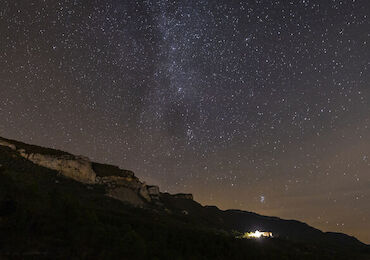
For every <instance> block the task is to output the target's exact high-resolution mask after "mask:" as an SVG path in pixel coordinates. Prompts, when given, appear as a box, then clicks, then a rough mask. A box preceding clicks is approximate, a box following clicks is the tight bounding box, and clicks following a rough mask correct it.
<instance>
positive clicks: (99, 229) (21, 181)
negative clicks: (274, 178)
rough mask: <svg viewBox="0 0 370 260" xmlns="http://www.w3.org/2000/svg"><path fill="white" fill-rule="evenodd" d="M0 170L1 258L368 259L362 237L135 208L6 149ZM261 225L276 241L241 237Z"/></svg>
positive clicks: (251, 217)
mask: <svg viewBox="0 0 370 260" xmlns="http://www.w3.org/2000/svg"><path fill="white" fill-rule="evenodd" d="M28 149H36V150H37V149H41V148H38V147H31V146H30V147H28ZM43 151H45V150H43ZM47 151H49V150H47ZM49 152H50V153H55V155H56V156H57V155H58V151H55V150H50V151H49ZM0 165H1V166H0V259H364V260H365V259H367V260H369V259H370V250H369V246H367V245H365V244H362V243H361V242H359V241H358V240H357V239H355V238H353V237H349V236H347V235H344V234H337V233H324V232H321V231H320V230H317V229H314V228H312V227H310V226H308V225H306V224H304V223H301V222H298V221H287V220H281V219H279V218H273V217H265V216H260V215H257V214H254V213H250V212H243V211H236V210H229V211H221V210H219V209H218V208H216V207H203V206H201V205H200V204H198V203H197V202H195V201H193V200H192V199H188V198H181V197H174V196H172V195H170V194H166V193H161V194H160V198H159V199H158V201H156V202H155V203H154V202H151V203H146V204H145V205H144V206H141V207H134V206H132V205H130V204H129V203H124V202H122V201H120V200H117V199H113V198H110V197H108V196H106V189H107V188H106V187H105V186H104V185H101V184H89V185H87V184H84V183H81V182H78V181H75V180H72V179H70V178H66V177H64V176H63V175H61V174H60V173H59V172H57V171H54V170H51V169H48V168H45V167H41V166H38V165H36V164H34V163H32V162H31V161H29V160H27V159H26V158H23V157H21V156H19V154H18V153H17V152H16V151H15V150H13V149H11V148H9V147H6V146H1V145H0ZM108 169H109V167H108ZM255 227H260V228H262V229H264V230H266V231H272V232H273V233H274V235H275V234H276V237H275V238H272V239H256V240H251V239H238V238H236V237H237V236H238V235H240V234H241V233H242V232H245V231H251V230H254V229H253V228H255Z"/></svg>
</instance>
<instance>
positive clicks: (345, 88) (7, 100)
mask: <svg viewBox="0 0 370 260" xmlns="http://www.w3.org/2000/svg"><path fill="white" fill-rule="evenodd" d="M369 15H370V2H369V1H367V0H362V1H361V0H358V1H349V0H348V1H345V0H343V1H334V0H331V1H329V0H328V1H309V0H300V1H298V0H297V1H270V0H266V1H263V0H262V1H229V0H222V1H221V0H220V1H199V0H197V1H195V0H194V1H161V0H159V1H113V0H104V1H97V0H95V1H83V0H74V1H72V0H69V1H67V0H65V1H61V0H47V1H41V0H39V1H36V0H28V1H21V0H9V1H7V0H2V1H1V2H0V37H1V38H0V120H1V123H0V135H1V136H3V137H7V138H13V139H17V140H21V141H25V142H29V143H34V144H38V145H43V146H50V147H55V148H58V149H62V150H66V151H69V152H72V153H75V154H84V155H87V156H89V157H90V158H92V159H94V160H97V161H100V162H105V163H111V164H116V165H119V166H120V167H122V168H126V169H131V170H133V171H134V172H135V173H136V175H137V176H139V177H140V178H142V179H144V180H146V181H147V182H148V183H154V184H158V185H160V187H161V190H163V191H165V190H167V191H171V192H191V193H193V194H194V197H195V199H196V200H198V201H200V202H201V203H203V204H214V205H217V206H219V207H220V208H222V209H226V208H240V209H245V210H249V211H255V212H258V213H261V214H267V215H276V216H279V217H283V218H290V219H299V220H302V221H305V222H307V223H309V224H311V225H314V226H315V227H318V228H321V229H323V230H331V231H340V232H346V233H349V234H352V235H356V236H357V237H359V238H360V239H362V240H363V241H366V242H370V233H369V232H368V230H370V206H369V205H370V130H369V127H370V85H369V82H370V74H369V63H370V47H369V45H370V41H369V40H370V39H369V38H370V18H369Z"/></svg>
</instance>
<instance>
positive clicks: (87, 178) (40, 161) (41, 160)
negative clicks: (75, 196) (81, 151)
mask: <svg viewBox="0 0 370 260" xmlns="http://www.w3.org/2000/svg"><path fill="white" fill-rule="evenodd" d="M19 154H20V155H21V156H22V157H24V158H26V159H28V160H30V161H31V162H33V163H35V164H37V165H40V166H43V167H46V168H49V169H52V170H56V171H59V172H60V173H61V174H62V175H64V176H66V177H69V178H71V179H74V180H76V181H79V182H82V183H87V184H94V183H96V173H95V172H94V170H93V169H92V167H91V161H90V160H89V159H88V158H87V157H83V156H69V155H63V156H50V155H44V154H34V153H30V154H28V153H27V152H26V151H20V153H19Z"/></svg>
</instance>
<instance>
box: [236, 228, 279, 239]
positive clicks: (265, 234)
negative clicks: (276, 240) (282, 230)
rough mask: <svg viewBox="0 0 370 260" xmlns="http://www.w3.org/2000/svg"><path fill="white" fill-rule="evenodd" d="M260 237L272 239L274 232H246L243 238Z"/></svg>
mask: <svg viewBox="0 0 370 260" xmlns="http://www.w3.org/2000/svg"><path fill="white" fill-rule="evenodd" d="M260 237H266V238H271V237H273V236H272V232H265V231H258V230H257V231H255V232H246V233H244V234H243V235H242V237H241V238H260Z"/></svg>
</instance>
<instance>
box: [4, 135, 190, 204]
mask: <svg viewBox="0 0 370 260" xmlns="http://www.w3.org/2000/svg"><path fill="white" fill-rule="evenodd" d="M0 145H1V146H5V147H8V148H10V149H12V150H13V151H16V152H17V153H18V154H19V155H20V156H22V157H23V158H25V159H27V160H30V161H31V162H33V163H34V164H37V165H39V166H43V167H46V168H49V169H52V170H56V171H58V172H59V173H60V174H61V175H63V176H65V177H68V178H71V179H74V180H76V181H78V182H81V183H85V184H99V185H104V186H105V189H106V192H107V196H109V197H112V198H115V199H118V200H121V201H124V202H129V203H131V204H133V205H136V206H140V207H141V206H144V205H145V204H146V203H151V202H154V203H155V204H156V205H160V204H161V203H160V199H161V197H160V195H161V193H160V191H159V187H158V186H154V185H146V184H145V182H141V181H140V180H139V178H137V177H136V176H135V175H134V173H133V172H132V171H129V170H122V169H120V168H118V167H117V166H113V165H107V164H100V163H95V162H91V161H90V159H89V158H87V157H84V156H75V155H72V154H69V153H65V152H62V151H57V150H53V149H49V148H42V147H38V146H32V145H27V144H23V143H20V142H14V143H12V142H11V140H8V139H3V138H0ZM17 146H20V147H17ZM170 196H173V197H174V198H179V199H190V200H193V195H192V194H183V193H180V194H175V195H170Z"/></svg>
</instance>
